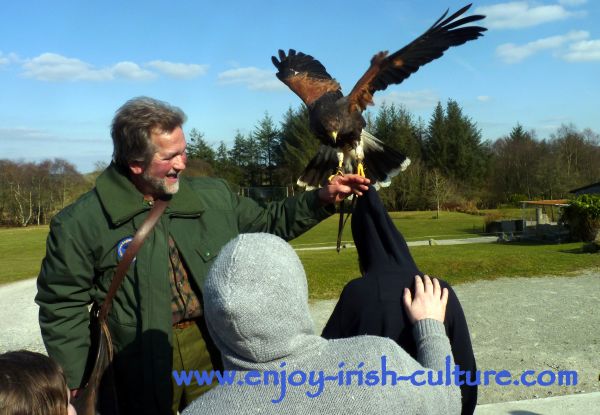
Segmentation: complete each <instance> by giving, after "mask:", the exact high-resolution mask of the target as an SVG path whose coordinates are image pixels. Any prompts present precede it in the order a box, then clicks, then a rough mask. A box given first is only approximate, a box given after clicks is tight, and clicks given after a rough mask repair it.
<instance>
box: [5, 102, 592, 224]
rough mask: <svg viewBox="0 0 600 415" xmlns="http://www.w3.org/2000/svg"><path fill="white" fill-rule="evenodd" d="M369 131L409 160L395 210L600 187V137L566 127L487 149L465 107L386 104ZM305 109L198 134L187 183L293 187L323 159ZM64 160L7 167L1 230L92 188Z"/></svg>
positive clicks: (47, 213) (391, 199)
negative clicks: (216, 136)
mask: <svg viewBox="0 0 600 415" xmlns="http://www.w3.org/2000/svg"><path fill="white" fill-rule="evenodd" d="M366 118H367V127H366V128H367V129H368V130H369V132H371V133H372V134H374V135H375V136H377V137H378V138H379V139H381V140H382V141H384V142H386V143H388V144H389V145H391V146H392V147H394V148H396V149H397V150H399V151H401V152H403V153H404V154H406V155H407V156H408V157H409V158H410V159H411V161H412V163H411V165H410V166H409V167H408V169H407V170H406V171H404V172H403V173H401V174H400V175H399V176H397V177H396V178H395V179H394V180H393V181H392V184H391V186H390V187H388V188H385V189H382V190H381V191H380V195H381V197H382V200H383V201H384V203H385V205H386V208H388V209H390V210H428V209H436V208H437V209H438V210H439V209H440V208H446V209H458V210H463V211H470V210H476V209H478V208H493V207H499V206H503V205H512V206H515V205H516V206H518V202H519V201H521V200H533V199H538V198H539V199H558V198H565V197H568V196H569V190H572V189H574V188H577V187H581V186H584V185H587V184H590V183H594V182H597V181H598V180H600V136H599V135H598V134H597V133H596V132H593V131H592V130H590V129H584V130H578V129H577V128H576V127H575V126H573V125H562V126H560V127H559V128H557V129H556V131H554V132H553V133H552V134H550V136H549V137H548V138H542V139H540V138H539V137H538V136H537V133H536V132H535V131H534V130H529V131H528V130H526V129H525V128H524V127H523V126H522V125H520V124H518V123H517V124H516V125H515V126H514V127H513V128H512V130H511V132H510V133H509V134H508V135H507V136H504V137H500V138H498V139H497V140H495V141H493V142H492V141H484V140H483V139H482V136H481V130H480V129H479V128H478V126H477V124H476V123H475V122H474V121H473V120H472V119H471V118H470V117H469V116H467V115H466V114H465V113H464V111H463V109H462V108H461V107H460V105H459V104H458V103H457V102H456V101H454V100H449V101H448V102H447V103H446V104H445V105H442V103H438V104H437V106H436V107H435V109H434V111H433V113H432V115H431V117H430V119H429V120H428V121H427V122H426V121H424V120H423V119H421V118H417V117H415V116H414V115H413V114H411V113H410V112H409V111H408V110H407V109H406V108H404V107H402V106H395V105H383V106H381V107H379V109H378V110H377V111H376V112H375V113H371V112H369V113H367V117H366ZM319 145H320V142H319V141H318V140H317V139H316V138H315V137H314V136H313V134H312V133H311V131H310V128H309V123H308V110H307V108H306V107H305V106H300V107H298V108H295V109H293V108H290V109H289V110H288V111H287V112H286V113H285V114H284V116H283V118H282V120H281V121H280V122H279V123H276V122H275V121H274V120H273V118H272V117H271V116H270V115H269V114H268V113H265V115H264V116H263V118H262V119H260V120H259V121H258V122H257V124H256V126H255V127H254V128H253V130H252V131H251V132H249V133H247V134H242V133H241V132H239V131H238V132H237V133H236V135H235V137H234V139H233V144H232V145H231V146H227V145H226V144H225V142H220V143H219V144H217V145H210V144H209V143H208V141H207V140H206V139H205V137H204V135H203V134H202V133H201V132H200V131H199V130H197V129H195V128H194V129H192V130H191V131H190V132H189V134H188V168H187V169H186V171H185V173H186V174H188V175H207V176H217V177H222V178H225V179H226V180H227V181H228V182H229V183H230V184H231V185H232V188H234V189H236V190H238V189H239V188H245V187H276V186H281V187H288V188H292V187H294V186H295V183H296V179H297V178H298V176H299V175H300V173H301V172H302V170H303V169H304V167H305V166H306V164H307V163H308V161H309V160H310V159H311V158H312V156H313V155H314V154H315V153H316V151H317V148H318V147H319ZM93 177H94V174H92V175H88V177H86V176H83V175H81V174H80V173H79V172H77V170H76V169H75V167H74V166H73V165H72V164H70V163H69V162H67V161H65V160H61V159H55V160H47V161H43V162H41V163H22V162H14V161H9V160H0V224H4V225H20V226H27V225H29V224H44V223H48V221H49V219H50V218H51V217H52V215H54V214H55V213H56V212H57V211H59V210H60V209H61V208H62V207H64V206H66V205H67V204H68V203H71V202H72V201H73V200H75V198H76V197H77V196H78V195H80V194H81V193H82V192H84V191H85V190H88V189H90V188H91V187H92V186H93Z"/></svg>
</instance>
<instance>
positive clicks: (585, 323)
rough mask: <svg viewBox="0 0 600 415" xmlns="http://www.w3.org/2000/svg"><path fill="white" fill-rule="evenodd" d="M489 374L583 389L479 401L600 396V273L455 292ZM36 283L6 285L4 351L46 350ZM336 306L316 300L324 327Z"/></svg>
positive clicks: (1, 299)
mask: <svg viewBox="0 0 600 415" xmlns="http://www.w3.org/2000/svg"><path fill="white" fill-rule="evenodd" d="M455 289H456V292H457V294H458V296H459V298H460V300H461V303H462V305H463V308H464V310H465V314H466V316H467V321H468V323H469V328H470V331H471V336H472V340H473V347H474V349H475V355H476V358H477V363H478V367H479V368H480V369H481V370H482V371H483V370H489V369H494V370H497V371H499V370H502V369H506V370H509V371H510V372H511V373H512V374H513V375H514V374H519V373H521V372H522V371H524V370H528V369H531V370H536V371H542V370H553V371H557V370H575V371H577V373H578V376H579V378H578V381H579V383H578V385H577V386H571V387H565V386H562V387H561V386H550V387H539V386H537V387H536V386H533V387H529V388H528V387H524V386H497V385H491V386H482V387H480V395H479V403H481V404H484V403H492V402H504V401H513V400H521V399H532V398H538V397H539V398H541V397H548V396H554V395H564V394H574V393H583V392H598V391H600V381H599V379H598V376H599V374H600V269H598V270H594V271H586V272H582V273H578V274H577V275H575V276H569V277H540V278H501V279H498V280H494V281H478V282H474V283H468V284H462V285H458V286H456V287H455ZM35 290H36V287H35V280H34V279H30V280H24V281H19V282H16V283H12V284H7V285H4V286H0V353H1V352H4V351H7V350H15V349H20V348H26V349H29V350H36V351H44V346H43V344H42V341H41V337H40V332H39V327H38V324H37V305H36V304H35V303H34V302H33V298H34V296H35ZM334 305H335V301H334V300H324V301H315V302H311V312H312V313H313V318H314V320H315V324H316V326H317V328H318V330H319V331H320V329H321V328H322V327H323V325H324V324H325V322H326V320H327V318H328V317H329V315H330V313H331V310H332V309H333V307H334Z"/></svg>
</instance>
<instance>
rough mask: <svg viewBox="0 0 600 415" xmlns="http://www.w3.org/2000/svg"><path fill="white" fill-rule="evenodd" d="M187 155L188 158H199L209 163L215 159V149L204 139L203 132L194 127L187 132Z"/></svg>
mask: <svg viewBox="0 0 600 415" xmlns="http://www.w3.org/2000/svg"><path fill="white" fill-rule="evenodd" d="M187 155H188V158H190V159H201V160H204V161H205V162H207V163H208V164H211V165H212V164H213V163H214V161H215V150H213V149H212V147H211V146H210V145H208V143H207V142H206V141H205V140H204V134H203V133H201V132H200V131H198V130H196V129H195V128H192V130H191V131H190V133H189V141H188V145H187Z"/></svg>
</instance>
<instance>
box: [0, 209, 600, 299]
mask: <svg viewBox="0 0 600 415" xmlns="http://www.w3.org/2000/svg"><path fill="white" fill-rule="evenodd" d="M434 215H435V213H434V212H392V213H391V214H390V216H391V217H392V220H393V221H394V223H395V224H396V226H398V228H399V229H400V230H401V231H402V233H403V235H404V236H405V238H406V239H407V240H409V241H411V240H422V239H429V238H434V239H448V238H468V237H470V236H477V235H478V234H480V233H481V232H482V228H483V220H484V219H483V216H476V215H467V214H464V213H455V212H450V213H448V212H443V213H442V215H441V217H440V219H439V220H438V219H434ZM337 220H338V219H337V216H334V217H331V218H329V219H327V220H325V221H324V222H323V223H321V224H319V225H318V226H316V227H315V228H313V229H311V230H310V231H308V232H307V233H305V234H304V235H302V236H301V237H299V238H297V239H295V240H293V241H292V242H291V244H292V245H293V246H294V247H297V248H303V247H306V246H307V245H310V246H321V245H325V246H334V245H335V239H336V235H337V223H338V222H337ZM47 233H48V227H47V226H40V227H28V228H9V229H6V228H5V229H0V284H2V283H6V282H10V281H16V280H19V279H24V278H30V277H35V276H37V274H38V272H39V269H40V263H41V261H42V259H43V257H44V253H45V252H44V249H45V241H46V236H47ZM344 235H345V238H344V240H345V241H352V232H351V230H350V222H348V224H347V226H346V230H345V233H344ZM582 245H583V244H582V243H569V244H560V245H555V244H521V243H511V244H469V245H455V246H420V247H412V248H411V252H412V254H413V256H414V258H415V260H416V262H417V264H418V265H419V267H420V268H421V270H422V271H423V272H427V273H429V274H431V275H436V276H439V277H441V278H444V279H446V280H447V281H449V282H450V283H452V284H458V283H461V282H466V281H472V280H478V279H492V278H497V277H502V276H505V277H511V276H538V275H552V274H554V275H564V274H568V273H571V272H575V271H578V270H581V269H587V268H595V269H600V254H584V253H582V251H581V247H582ZM298 255H299V256H300V259H301V260H302V262H303V264H304V266H305V268H306V273H307V276H308V284H309V291H310V296H311V297H312V298H335V297H337V296H338V295H339V293H340V291H341V289H342V287H343V286H344V285H345V284H346V282H348V281H350V280H351V279H353V278H356V277H358V274H359V273H358V262H357V256H356V250H355V249H352V248H350V249H343V250H342V251H341V252H340V253H339V254H337V253H336V252H335V250H334V249H330V250H320V251H312V250H311V251H298Z"/></svg>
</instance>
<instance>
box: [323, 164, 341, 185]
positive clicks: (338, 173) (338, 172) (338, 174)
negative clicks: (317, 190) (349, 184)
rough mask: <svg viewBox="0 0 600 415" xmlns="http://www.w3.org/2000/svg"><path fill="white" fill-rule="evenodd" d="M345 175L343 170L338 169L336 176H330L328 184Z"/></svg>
mask: <svg viewBox="0 0 600 415" xmlns="http://www.w3.org/2000/svg"><path fill="white" fill-rule="evenodd" d="M343 175H344V173H343V172H342V169H340V168H339V167H338V169H337V171H336V172H335V174H332V175H331V176H329V177H328V178H327V182H328V183H331V181H332V180H333V178H334V177H336V176H343Z"/></svg>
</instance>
